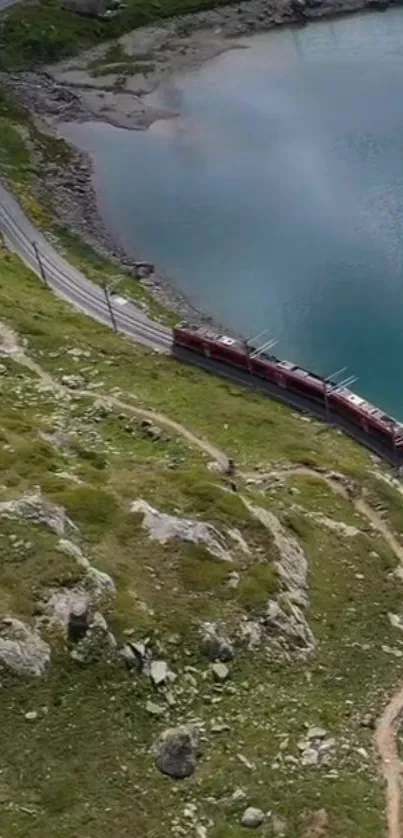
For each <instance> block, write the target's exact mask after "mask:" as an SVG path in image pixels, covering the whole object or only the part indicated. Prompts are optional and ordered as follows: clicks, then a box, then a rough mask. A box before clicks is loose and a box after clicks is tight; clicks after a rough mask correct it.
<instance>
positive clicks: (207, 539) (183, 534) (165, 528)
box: [130, 500, 232, 562]
mask: <svg viewBox="0 0 403 838" xmlns="http://www.w3.org/2000/svg"><path fill="white" fill-rule="evenodd" d="M130 511H131V512H139V513H141V514H142V515H143V527H144V528H145V529H147V530H148V533H149V536H150V538H152V539H154V541H159V543H160V544H166V543H167V542H168V541H172V540H175V539H179V540H182V541H187V542H189V543H191V544H204V546H205V547H206V548H207V550H208V551H209V552H210V553H211V554H212V555H213V556H215V557H216V558H217V559H221V561H226V562H231V561H232V557H231V554H230V553H229V552H228V550H227V545H226V542H225V539H224V538H223V536H222V535H221V533H219V532H218V530H217V529H216V528H215V527H213V526H212V524H205V523H203V522H202V521H193V520H192V519H190V518H178V517H177V516H176V515H168V514H166V513H165V512H159V511H158V509H154V507H152V506H150V504H149V503H147V502H146V501H145V500H136V501H133V503H132V504H131V507H130Z"/></svg>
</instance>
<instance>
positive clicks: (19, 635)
mask: <svg viewBox="0 0 403 838" xmlns="http://www.w3.org/2000/svg"><path fill="white" fill-rule="evenodd" d="M49 665H50V647H49V645H48V644H47V643H45V641H44V640H42V637H41V636H40V634H39V633H38V632H37V631H35V630H33V629H30V628H28V627H27V626H26V625H25V624H24V623H22V622H21V621H20V620H16V619H14V618H13V617H6V618H5V619H3V620H2V621H1V623H0V666H3V667H5V668H6V669H10V670H11V671H12V672H15V673H16V674H17V675H31V676H35V677H40V676H41V675H45V673H46V671H47V669H48V667H49Z"/></svg>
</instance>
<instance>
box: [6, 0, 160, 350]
mask: <svg viewBox="0 0 403 838" xmlns="http://www.w3.org/2000/svg"><path fill="white" fill-rule="evenodd" d="M0 2H1V0H0ZM0 232H1V233H3V236H4V238H5V241H6V242H7V244H8V246H9V247H10V248H11V249H12V250H14V251H15V252H16V253H18V255H19V256H20V257H21V259H23V261H24V262H25V263H26V264H27V265H28V267H29V268H31V270H33V271H34V272H35V273H36V274H37V275H38V276H39V277H40V278H41V279H44V277H43V276H42V271H41V267H40V265H42V269H43V272H44V275H45V277H46V282H47V284H48V285H49V286H50V287H51V288H52V290H53V291H55V292H56V293H57V294H59V295H60V296H62V297H64V298H65V299H66V300H68V301H69V302H70V303H72V304H73V305H74V306H75V307H76V308H78V309H80V310H81V311H82V312H84V313H85V314H88V315H89V316H90V317H93V318H94V319H95V320H98V321H99V322H100V323H104V324H106V325H107V326H109V327H110V326H111V325H112V324H111V315H110V311H109V308H108V305H107V302H106V297H105V293H104V290H103V289H102V288H101V287H100V286H99V285H96V284H95V283H94V282H91V281H90V280H89V279H87V277H85V276H84V274H82V273H81V271H79V270H77V269H76V268H74V267H73V266H72V265H70V264H69V263H68V262H66V260H65V259H63V257H62V256H61V255H60V254H59V253H58V252H57V251H56V250H55V248H54V247H52V245H51V244H50V243H49V242H48V241H47V239H46V238H45V237H44V236H43V235H42V234H41V233H40V232H39V231H38V230H37V229H36V227H34V225H33V224H31V222H30V221H29V220H28V218H27V217H26V215H25V214H24V212H23V211H22V209H21V207H20V206H19V204H18V203H17V201H16V200H15V199H14V198H13V197H12V196H11V195H10V193H9V192H7V190H6V189H5V188H4V186H2V184H1V183H0ZM38 255H39V260H40V261H39V260H38ZM111 300H112V301H113V296H112V297H111ZM113 313H114V317H115V320H116V325H117V328H118V331H119V332H123V333H124V334H125V335H127V336H128V337H130V338H132V339H133V340H135V341H136V342H137V343H141V344H143V345H144V346H147V347H149V348H151V349H156V350H158V351H160V352H170V351H171V346H172V333H171V331H170V330H169V329H167V328H165V327H164V326H160V325H158V324H157V323H155V322H154V321H152V320H150V319H149V318H148V317H147V316H146V315H145V314H144V312H142V311H141V310H140V309H138V308H137V307H136V306H135V305H133V304H132V303H129V302H127V303H126V305H124V306H121V305H118V304H117V302H116V300H115V301H114V305H113Z"/></svg>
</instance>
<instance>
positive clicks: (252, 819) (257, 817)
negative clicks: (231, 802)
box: [241, 806, 264, 829]
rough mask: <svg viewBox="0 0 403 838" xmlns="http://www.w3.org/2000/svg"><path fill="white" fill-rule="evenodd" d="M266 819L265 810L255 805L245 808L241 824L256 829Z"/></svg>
mask: <svg viewBox="0 0 403 838" xmlns="http://www.w3.org/2000/svg"><path fill="white" fill-rule="evenodd" d="M263 821H264V812H262V810H261V809H255V807H254V806H248V808H247V809H245V811H244V813H243V815H242V820H241V824H242V826H247V827H250V828H251V829H256V828H257V827H258V826H261V825H262V823H263Z"/></svg>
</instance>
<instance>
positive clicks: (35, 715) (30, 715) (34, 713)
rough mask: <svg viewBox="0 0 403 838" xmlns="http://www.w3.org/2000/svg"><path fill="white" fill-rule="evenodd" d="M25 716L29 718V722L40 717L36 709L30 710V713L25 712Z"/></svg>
mask: <svg viewBox="0 0 403 838" xmlns="http://www.w3.org/2000/svg"><path fill="white" fill-rule="evenodd" d="M24 718H25V719H26V720H27V722H34V721H35V719H37V718H38V713H37V711H36V710H28V713H25V716H24Z"/></svg>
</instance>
